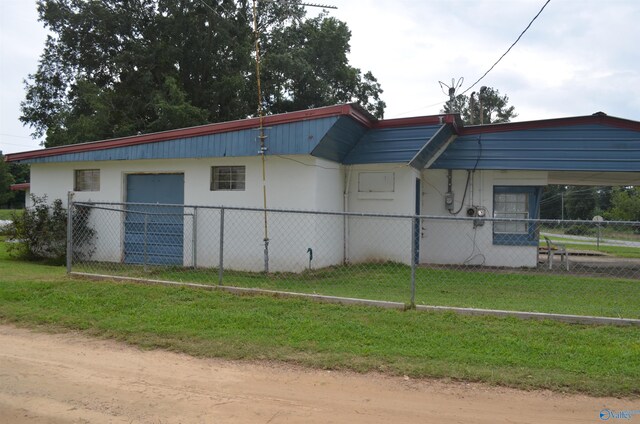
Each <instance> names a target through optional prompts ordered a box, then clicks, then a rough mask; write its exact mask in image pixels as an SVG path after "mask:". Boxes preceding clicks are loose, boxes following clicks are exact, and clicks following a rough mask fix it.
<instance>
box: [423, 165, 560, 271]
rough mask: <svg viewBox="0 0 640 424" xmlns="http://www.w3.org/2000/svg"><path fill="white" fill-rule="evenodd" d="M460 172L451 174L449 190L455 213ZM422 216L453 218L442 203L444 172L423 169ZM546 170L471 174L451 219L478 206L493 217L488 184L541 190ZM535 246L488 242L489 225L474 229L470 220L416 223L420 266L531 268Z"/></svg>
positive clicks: (462, 174) (490, 236)
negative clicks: (529, 187)
mask: <svg viewBox="0 0 640 424" xmlns="http://www.w3.org/2000/svg"><path fill="white" fill-rule="evenodd" d="M466 179H467V172H466V170H455V171H453V181H452V183H453V185H452V191H453V192H454V193H455V199H454V201H455V210H456V211H457V210H458V209H459V208H460V206H461V203H462V201H463V193H464V186H465V183H466ZM422 181H423V185H422V192H423V196H422V214H423V215H429V216H453V215H451V214H450V213H449V212H448V211H447V209H446V207H445V203H444V194H445V193H446V192H447V171H446V170H425V171H423V179H422ZM544 185H547V172H546V171H476V172H475V173H472V178H471V181H470V183H469V188H468V190H467V196H466V198H465V199H464V205H463V206H464V207H463V208H462V210H461V211H460V213H459V214H457V215H456V216H459V217H464V216H466V215H465V212H466V209H467V207H468V206H472V205H474V206H483V207H485V208H486V209H487V216H489V217H491V216H493V187H494V186H544ZM537 252H538V249H537V247H536V246H500V245H494V244H493V225H492V224H491V223H486V224H485V225H483V226H478V227H475V228H474V226H473V222H472V221H465V222H461V221H441V220H438V221H436V220H431V221H427V220H423V221H422V222H421V239H420V262H421V263H434V264H468V265H480V264H483V265H488V266H508V267H535V266H536V264H537V257H538V256H537Z"/></svg>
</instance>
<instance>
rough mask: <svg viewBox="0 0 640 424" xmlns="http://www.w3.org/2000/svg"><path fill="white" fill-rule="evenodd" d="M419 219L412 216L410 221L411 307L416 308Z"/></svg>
mask: <svg viewBox="0 0 640 424" xmlns="http://www.w3.org/2000/svg"><path fill="white" fill-rule="evenodd" d="M418 220H419V218H418V217H417V216H414V217H413V218H412V219H411V303H410V305H411V307H414V306H416V263H417V262H418V258H416V256H418V249H417V247H418V246H417V244H418V231H417V229H418V225H419V221H418Z"/></svg>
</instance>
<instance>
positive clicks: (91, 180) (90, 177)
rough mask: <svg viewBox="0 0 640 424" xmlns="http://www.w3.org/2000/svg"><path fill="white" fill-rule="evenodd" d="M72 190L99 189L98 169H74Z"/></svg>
mask: <svg viewBox="0 0 640 424" xmlns="http://www.w3.org/2000/svg"><path fill="white" fill-rule="evenodd" d="M73 190H74V191H100V170H99V169H76V170H75V175H74V182H73Z"/></svg>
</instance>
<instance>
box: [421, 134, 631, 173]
mask: <svg viewBox="0 0 640 424" xmlns="http://www.w3.org/2000/svg"><path fill="white" fill-rule="evenodd" d="M431 168H432V169H492V170H546V171H589V170H593V171H612V172H616V171H617V172H629V171H640V132H638V131H633V130H629V129H622V128H616V127H611V126H606V125H601V124H593V125H580V126H567V127H559V128H537V129H529V130H520V131H505V132H495V133H483V134H474V135H465V136H460V137H458V138H457V139H456V140H455V141H454V142H453V143H451V145H449V147H448V148H447V149H446V150H445V152H444V153H443V154H442V155H440V157H439V158H438V159H437V160H436V161H435V163H434V164H433V165H432V166H431Z"/></svg>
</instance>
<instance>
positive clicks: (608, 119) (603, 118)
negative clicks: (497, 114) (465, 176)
mask: <svg viewBox="0 0 640 424" xmlns="http://www.w3.org/2000/svg"><path fill="white" fill-rule="evenodd" d="M586 124H603V125H610V126H613V127H618V128H625V129H629V130H634V131H640V122H638V121H631V120H628V119H622V118H616V117H614V116H607V115H588V116H576V117H570V118H556V119H544V120H540V121H527V122H506V123H503V124H488V125H474V126H469V127H464V128H462V129H461V130H460V131H459V135H473V134H485V133H496V132H505V131H522V130H531V129H539V128H553V127H561V126H567V125H586Z"/></svg>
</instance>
